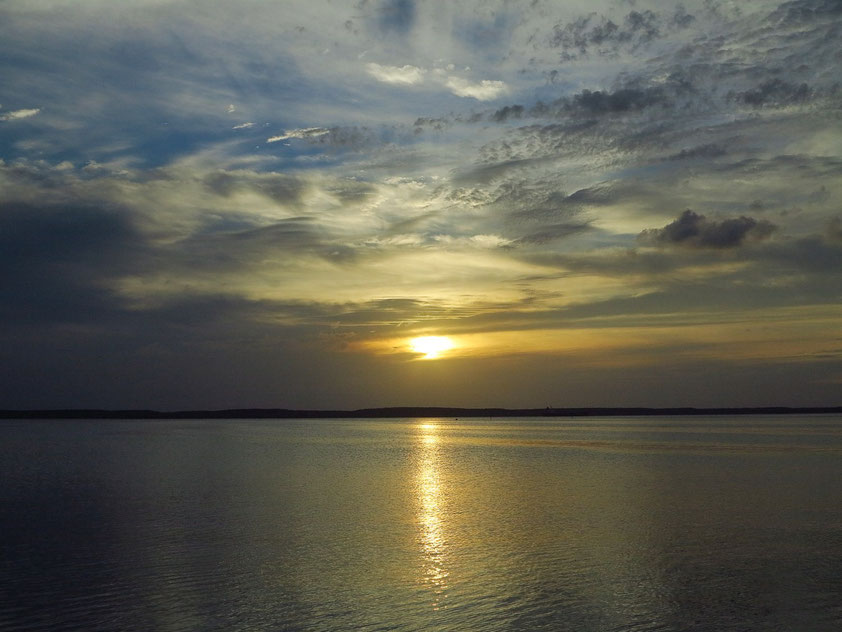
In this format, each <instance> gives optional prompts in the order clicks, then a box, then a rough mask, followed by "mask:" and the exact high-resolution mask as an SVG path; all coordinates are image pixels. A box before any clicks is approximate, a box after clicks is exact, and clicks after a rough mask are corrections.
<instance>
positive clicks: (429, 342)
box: [409, 336, 453, 360]
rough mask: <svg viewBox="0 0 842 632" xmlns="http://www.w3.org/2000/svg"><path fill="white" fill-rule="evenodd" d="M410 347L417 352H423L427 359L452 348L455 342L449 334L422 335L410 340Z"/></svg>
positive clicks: (436, 356) (431, 358)
mask: <svg viewBox="0 0 842 632" xmlns="http://www.w3.org/2000/svg"><path fill="white" fill-rule="evenodd" d="M409 348H410V349H412V350H413V351H414V352H415V353H423V354H424V359H425V360H433V359H434V358H438V357H439V354H441V353H442V352H444V351H447V350H448V349H452V348H453V342H452V341H451V340H450V338H448V337H447V336H422V337H421V338H413V339H412V340H410V341H409Z"/></svg>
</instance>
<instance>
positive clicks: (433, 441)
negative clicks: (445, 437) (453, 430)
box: [416, 423, 449, 609]
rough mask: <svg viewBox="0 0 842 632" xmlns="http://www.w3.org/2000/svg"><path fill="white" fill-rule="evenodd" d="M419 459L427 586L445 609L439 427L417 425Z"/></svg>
mask: <svg viewBox="0 0 842 632" xmlns="http://www.w3.org/2000/svg"><path fill="white" fill-rule="evenodd" d="M418 439H419V442H418V444H419V450H420V458H419V459H418V463H419V467H418V477H417V484H416V489H417V494H418V527H419V540H420V544H421V553H422V567H423V576H422V581H423V583H424V584H426V585H428V586H430V587H431V588H432V589H433V602H432V604H433V607H434V608H435V609H439V608H441V607H443V604H442V602H443V600H444V599H445V598H446V596H447V594H446V590H447V585H448V583H447V578H448V575H449V573H448V570H447V566H446V557H447V542H446V540H445V535H444V529H443V524H442V523H443V516H444V507H443V504H444V497H443V490H442V481H441V476H440V472H439V470H440V467H439V436H438V426H437V425H436V424H434V423H422V424H419V425H418Z"/></svg>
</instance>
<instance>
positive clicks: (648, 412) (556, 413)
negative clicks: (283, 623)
mask: <svg viewBox="0 0 842 632" xmlns="http://www.w3.org/2000/svg"><path fill="white" fill-rule="evenodd" d="M821 413H836V414H842V406H809V407H789V406H766V407H749V408H690V407H685V408H641V407H638V408H623V407H614V408H611V407H589V408H549V407H548V408H446V407H435V406H430V407H428V406H423V407H392V408H361V409H358V410H291V409H288V408H229V409H225V410H178V411H169V412H167V411H157V410H101V409H83V408H79V409H57V410H0V419H328V418H334V419H335V418H345V419H360V418H389V417H413V418H414V417H619V416H652V415H786V414H821Z"/></svg>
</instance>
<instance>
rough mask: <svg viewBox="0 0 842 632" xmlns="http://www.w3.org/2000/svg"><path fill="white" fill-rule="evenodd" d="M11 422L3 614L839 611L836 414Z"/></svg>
mask: <svg viewBox="0 0 842 632" xmlns="http://www.w3.org/2000/svg"><path fill="white" fill-rule="evenodd" d="M0 437H1V438H2V440H0V481H2V482H1V483H0V553H1V555H0V630H27V631H31V630H51V631H54V630H103V631H104V630H108V631H113V630H144V631H146V630H226V631H228V630H249V631H251V630H483V631H486V630H492V631H493V630H571V631H577V632H583V631H589V630H598V631H610V630H617V631H619V630H627V631H633V630H634V631H642V630H676V631H678V630H681V631H684V630H710V631H717V632H719V631H725V630H751V631H755V630H776V631H777V630H788V631H797V630H804V631H810V632H815V631H823V630H834V631H835V630H839V629H842V502H841V501H842V417H839V416H781V417H778V416H775V417H755V416H752V417H709V418H707V417H706V418H699V417H686V418H677V417H676V418H644V417H641V418H591V419H545V418H538V419H536V418H528V419H500V420H488V419H472V420H454V419H418V420H414V419H407V420H308V421H298V420H282V421H265V420H259V421H256V420H239V421H238V420H232V421H211V420H207V421H6V422H0Z"/></svg>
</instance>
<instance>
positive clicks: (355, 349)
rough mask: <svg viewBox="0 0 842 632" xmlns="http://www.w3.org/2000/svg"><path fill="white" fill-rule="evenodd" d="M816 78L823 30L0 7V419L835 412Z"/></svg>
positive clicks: (701, 21)
mask: <svg viewBox="0 0 842 632" xmlns="http://www.w3.org/2000/svg"><path fill="white" fill-rule="evenodd" d="M840 67H842V4H840V3H839V2H838V1H837V0H794V1H791V2H783V3H781V2H778V1H767V0H749V1H740V2H737V1H733V2H732V1H728V0H704V1H693V2H685V3H684V4H680V3H677V2H666V1H652V2H650V1H648V0H587V1H584V0H581V1H580V0H570V1H565V2H559V1H543V0H535V1H532V2H515V1H496V2H495V1H485V0H483V1H478V0H466V1H462V0H460V2H458V3H457V2H452V3H450V2H448V3H445V2H434V1H428V2H423V1H412V0H382V1H373V0H362V1H359V2H331V1H327V0H306V1H298V0H294V1H285V2H269V1H259V0H236V1H231V2H224V3H210V2H200V1H197V0H119V1H118V0H72V1H71V0H5V1H4V2H2V3H0V68H2V74H3V80H2V82H0V279H2V283H0V296H2V299H0V407H3V408H62V407H71V408H75V407H102V408H156V409H163V410H173V409H184V408H227V407H283V408H302V409H330V408H339V409H353V408H361V407H376V406H400V405H406V406H423V405H440V406H506V407H538V408H542V407H545V406H554V407H563V406H763V405H794V406H809V405H842V326H840V325H841V324H842V208H840V200H841V199H842V177H841V176H842V87H841V86H840V81H842V80H841V79H840V74H839V68H840ZM427 336H438V337H441V338H446V342H447V343H448V346H449V348H445V349H442V350H440V351H439V352H437V353H436V352H433V353H428V352H426V351H425V350H424V347H423V345H419V344H418V343H417V342H413V340H414V339H416V338H419V337H427Z"/></svg>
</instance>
